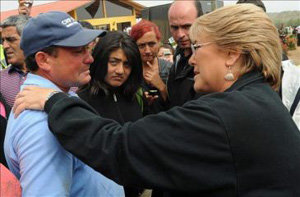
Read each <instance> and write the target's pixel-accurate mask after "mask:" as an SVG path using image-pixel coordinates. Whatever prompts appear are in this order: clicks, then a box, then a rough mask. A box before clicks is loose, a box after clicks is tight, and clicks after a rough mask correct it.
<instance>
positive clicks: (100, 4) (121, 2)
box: [69, 0, 144, 31]
mask: <svg viewBox="0 0 300 197" xmlns="http://www.w3.org/2000/svg"><path fill="white" fill-rule="evenodd" d="M142 9H144V6H142V5H140V4H138V3H135V2H133V1H132V0H95V1H93V2H92V3H90V4H87V5H85V6H82V7H81V8H78V9H76V10H73V11H71V12H69V14H71V15H72V16H73V17H74V18H75V19H77V20H83V21H87V22H89V23H91V24H92V25H93V26H94V27H96V28H97V29H107V30H110V31H115V30H124V29H125V28H127V27H130V26H132V25H134V24H136V18H137V17H140V15H141V11H142ZM87 13H89V16H91V17H88V16H87V15H88V14H87Z"/></svg>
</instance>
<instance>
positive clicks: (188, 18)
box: [169, 4, 197, 49]
mask: <svg viewBox="0 0 300 197" xmlns="http://www.w3.org/2000/svg"><path fill="white" fill-rule="evenodd" d="M176 6H177V7H178V8H177V7H173V8H170V9H171V10H170V11H169V25H170V31H171V34H172V36H173V38H174V39H175V41H176V42H177V44H178V46H179V47H180V48H182V49H188V48H190V47H191V42H190V38H189V29H190V27H191V25H192V24H193V22H194V21H195V20H196V18H197V10H196V9H195V8H194V7H193V5H190V4H188V5H186V6H185V7H182V8H180V9H179V6H178V5H176ZM187 6H190V7H191V6H192V7H191V8H188V7H187Z"/></svg>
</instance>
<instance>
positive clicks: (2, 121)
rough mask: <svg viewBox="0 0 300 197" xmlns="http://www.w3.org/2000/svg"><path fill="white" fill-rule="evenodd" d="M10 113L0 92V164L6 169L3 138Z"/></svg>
mask: <svg viewBox="0 0 300 197" xmlns="http://www.w3.org/2000/svg"><path fill="white" fill-rule="evenodd" d="M9 113H10V108H9V106H8V105H7V104H6V101H5V100H4V98H3V96H2V94H1V92H0V163H2V164H3V165H4V166H6V167H7V163H6V160H5V156H4V149H3V143H4V137H5V130H6V125H7V118H8V115H9Z"/></svg>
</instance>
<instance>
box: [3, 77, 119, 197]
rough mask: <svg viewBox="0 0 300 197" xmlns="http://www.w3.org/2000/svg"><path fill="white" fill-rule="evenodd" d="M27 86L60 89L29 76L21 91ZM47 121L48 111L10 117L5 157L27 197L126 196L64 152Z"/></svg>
mask: <svg viewBox="0 0 300 197" xmlns="http://www.w3.org/2000/svg"><path fill="white" fill-rule="evenodd" d="M27 85H37V86H41V87H47V88H53V89H57V90H59V88H58V87H57V86H56V85H54V84H53V83H52V82H50V81H49V80H47V79H45V78H43V77H40V76H38V75H34V74H28V76H27V79H26V80H25V82H24V85H23V86H22V87H21V88H23V87H24V86H27ZM73 94H74V93H73ZM47 120H48V115H47V114H46V113H45V112H43V111H34V110H25V111H24V112H23V113H21V114H20V115H19V117H18V118H17V119H15V118H14V117H13V114H12V113H11V114H10V117H9V121H8V125H7V131H6V136H5V142H4V151H5V157H6V160H7V164H8V166H9V168H10V170H11V171H12V172H13V173H14V174H15V175H16V177H17V178H18V179H19V180H20V184H21V187H22V195H23V196H39V197H40V196H51V197H52V196H59V197H62V196H83V197H85V196H87V197H94V196H103V197H118V196H124V190H123V187H121V186H119V185H117V184H116V183H115V182H113V181H111V180H110V179H108V178H106V177H104V176H103V175H101V174H100V173H98V172H96V171H95V170H93V169H92V168H90V167H89V166H87V165H86V164H84V163H83V162H81V161H80V160H79V159H77V158H76V157H75V156H73V155H72V154H71V153H69V152H68V151H66V150H65V149H63V147H62V146H61V145H60V144H59V143H58V141H57V140H56V138H55V137H54V135H53V134H52V133H51V132H50V131H49V127H48V122H47ZM78 148H80V147H78Z"/></svg>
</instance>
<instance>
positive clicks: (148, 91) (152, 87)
mask: <svg viewBox="0 0 300 197" xmlns="http://www.w3.org/2000/svg"><path fill="white" fill-rule="evenodd" d="M130 36H131V37H132V38H133V39H134V40H135V41H136V43H137V45H138V47H139V51H140V54H141V58H142V62H143V77H144V83H143V91H144V94H145V96H146V98H147V100H148V101H149V113H157V112H159V111H161V110H163V108H164V107H163V105H164V102H165V101H166V100H167V97H168V92H167V87H166V83H167V79H168V75H169V70H170V68H171V66H172V64H171V63H170V62H168V61H166V60H164V59H161V58H158V57H157V53H158V49H159V43H160V39H161V33H160V31H159V29H158V26H157V25H156V24H154V23H152V22H150V21H148V20H145V19H142V20H141V21H140V22H138V23H137V24H135V25H134V26H132V28H131V31H130ZM158 98H159V99H158ZM157 99H158V100H157ZM155 100H157V101H155Z"/></svg>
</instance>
